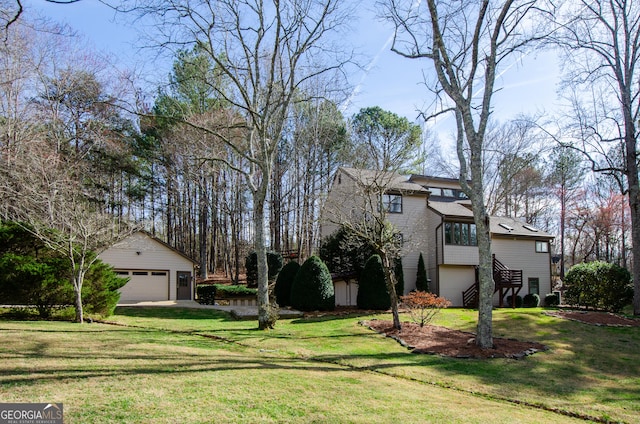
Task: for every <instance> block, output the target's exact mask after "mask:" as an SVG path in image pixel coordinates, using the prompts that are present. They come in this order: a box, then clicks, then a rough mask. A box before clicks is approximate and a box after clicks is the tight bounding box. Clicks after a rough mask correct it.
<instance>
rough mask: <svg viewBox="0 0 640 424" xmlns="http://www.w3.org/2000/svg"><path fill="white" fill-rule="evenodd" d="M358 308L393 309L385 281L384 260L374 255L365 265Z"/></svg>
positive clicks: (361, 277)
mask: <svg viewBox="0 0 640 424" xmlns="http://www.w3.org/2000/svg"><path fill="white" fill-rule="evenodd" d="M357 303H358V308H360V309H377V310H387V309H389V308H390V307H391V298H390V297H389V292H388V291H387V285H386V282H385V279H384V269H383V268H382V259H381V258H380V256H379V255H373V256H371V257H370V258H369V260H368V261H367V263H366V264H365V265H364V270H363V271H362V275H361V276H360V280H359V281H358V298H357Z"/></svg>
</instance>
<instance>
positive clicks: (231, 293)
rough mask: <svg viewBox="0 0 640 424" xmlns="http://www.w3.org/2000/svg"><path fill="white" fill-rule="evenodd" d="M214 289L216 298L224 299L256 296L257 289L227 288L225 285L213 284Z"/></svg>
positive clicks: (243, 287)
mask: <svg viewBox="0 0 640 424" xmlns="http://www.w3.org/2000/svg"><path fill="white" fill-rule="evenodd" d="M214 287H215V288H216V298H217V299H225V298H229V297H251V296H257V295H258V289H253V288H250V287H245V286H229V285H227V284H214Z"/></svg>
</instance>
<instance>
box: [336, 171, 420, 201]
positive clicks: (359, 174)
mask: <svg viewBox="0 0 640 424" xmlns="http://www.w3.org/2000/svg"><path fill="white" fill-rule="evenodd" d="M340 171H342V172H343V173H344V174H346V175H348V176H349V177H350V178H351V179H353V180H354V181H356V182H357V183H359V184H362V185H364V186H366V187H371V186H379V187H380V188H385V189H386V190H398V191H401V192H410V193H419V194H425V195H428V194H429V190H427V189H426V188H424V187H423V186H421V185H420V184H416V183H413V182H411V181H409V180H408V178H407V177H405V176H402V175H400V174H398V173H396V172H387V171H377V170H370V169H356V168H346V167H341V168H340Z"/></svg>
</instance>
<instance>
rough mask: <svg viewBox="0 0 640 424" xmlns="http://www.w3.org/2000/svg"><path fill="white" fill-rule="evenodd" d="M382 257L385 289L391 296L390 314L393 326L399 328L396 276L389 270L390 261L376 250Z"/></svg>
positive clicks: (400, 325) (385, 255)
mask: <svg viewBox="0 0 640 424" xmlns="http://www.w3.org/2000/svg"><path fill="white" fill-rule="evenodd" d="M378 254H379V255H380V258H381V259H382V268H383V269H384V281H385V283H386V284H387V291H388V292H389V297H390V298H391V314H392V315H393V328H395V329H397V330H400V329H402V324H401V323H400V314H399V312H398V295H397V294H396V278H395V275H394V273H393V271H392V270H391V261H390V260H389V257H388V256H387V254H386V253H384V252H378Z"/></svg>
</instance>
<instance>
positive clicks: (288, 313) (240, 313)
mask: <svg viewBox="0 0 640 424" xmlns="http://www.w3.org/2000/svg"><path fill="white" fill-rule="evenodd" d="M118 306H122V307H159V308H191V309H215V310H218V311H224V312H227V313H229V314H231V316H233V317H235V318H237V319H258V307H257V306H223V305H202V304H200V303H198V302H196V301H194V300H161V301H154V302H151V301H149V302H146V301H145V302H125V303H118ZM279 313H280V317H282V318H298V317H301V316H302V315H303V313H302V312H300V311H296V310H295V309H280V312H279Z"/></svg>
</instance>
